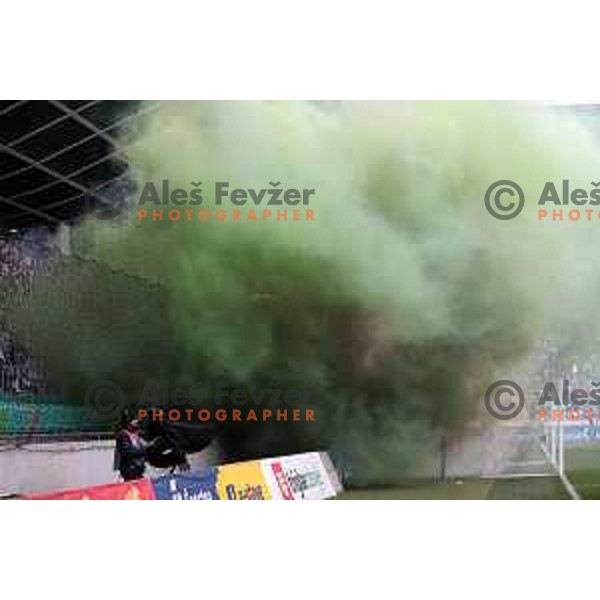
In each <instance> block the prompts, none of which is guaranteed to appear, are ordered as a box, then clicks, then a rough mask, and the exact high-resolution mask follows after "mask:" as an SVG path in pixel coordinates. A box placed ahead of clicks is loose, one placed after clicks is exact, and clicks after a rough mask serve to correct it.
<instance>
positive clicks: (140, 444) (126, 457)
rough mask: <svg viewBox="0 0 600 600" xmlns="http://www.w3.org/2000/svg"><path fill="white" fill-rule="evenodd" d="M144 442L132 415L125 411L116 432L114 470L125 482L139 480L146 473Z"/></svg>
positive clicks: (136, 421) (145, 448) (145, 447)
mask: <svg viewBox="0 0 600 600" xmlns="http://www.w3.org/2000/svg"><path fill="white" fill-rule="evenodd" d="M146 450H147V446H146V442H145V441H144V440H143V438H142V436H141V435H140V424H139V422H138V420H137V418H136V417H135V415H134V414H133V413H131V412H130V411H129V410H127V409H125V410H124V411H123V413H122V415H121V423H120V425H119V428H118V430H117V440H116V447H115V468H116V469H117V470H118V471H119V472H120V473H121V476H122V477H123V479H124V480H125V481H131V480H132V479H141V478H142V477H143V476H144V472H145V471H146Z"/></svg>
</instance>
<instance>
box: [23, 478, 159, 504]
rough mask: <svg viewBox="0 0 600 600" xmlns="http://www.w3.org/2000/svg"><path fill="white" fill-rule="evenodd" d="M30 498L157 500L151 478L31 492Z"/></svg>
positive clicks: (28, 497)
mask: <svg viewBox="0 0 600 600" xmlns="http://www.w3.org/2000/svg"><path fill="white" fill-rule="evenodd" d="M25 498H27V499H29V500H155V499H156V498H155V495H154V487H153V486H152V483H151V482H150V480H149V479H138V480H137V481H128V482H126V483H110V484H108V485H95V486H92V487H87V488H80V489H76V490H64V491H62V492H51V493H49V494H48V493H45V494H30V495H28V496H25Z"/></svg>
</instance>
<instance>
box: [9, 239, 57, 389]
mask: <svg viewBox="0 0 600 600" xmlns="http://www.w3.org/2000/svg"><path fill="white" fill-rule="evenodd" d="M51 239H52V238H51V235H50V233H49V232H47V231H46V230H30V231H26V232H21V231H10V232H7V233H4V234H2V233H0V393H1V392H3V393H5V394H10V395H16V396H18V395H21V394H32V393H34V394H38V393H44V391H45V390H46V387H47V386H46V382H45V378H44V376H43V367H42V366H41V364H40V361H37V360H35V359H34V358H33V357H31V356H29V355H28V353H27V352H26V351H25V349H24V348H22V347H20V346H19V344H18V343H17V341H16V340H15V339H14V337H13V336H12V335H11V333H10V331H9V328H8V327H7V324H6V314H5V313H6V310H7V308H8V307H9V306H10V305H11V304H13V303H14V302H15V299H17V298H18V295H19V294H24V293H27V290H28V288H29V284H30V283H31V280H32V278H33V275H34V273H35V269H36V268H37V267H38V266H39V265H41V264H43V263H44V261H46V260H48V259H49V257H50V256H51V255H52V243H51Z"/></svg>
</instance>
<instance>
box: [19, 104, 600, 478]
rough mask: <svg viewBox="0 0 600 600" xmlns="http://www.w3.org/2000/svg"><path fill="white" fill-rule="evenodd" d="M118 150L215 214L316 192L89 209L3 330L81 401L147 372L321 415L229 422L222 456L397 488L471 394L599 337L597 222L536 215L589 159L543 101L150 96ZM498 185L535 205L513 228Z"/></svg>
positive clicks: (582, 173) (585, 172)
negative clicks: (493, 210) (313, 456)
mask: <svg viewBox="0 0 600 600" xmlns="http://www.w3.org/2000/svg"><path fill="white" fill-rule="evenodd" d="M122 143H123V150H124V152H125V153H126V155H127V157H128V159H129V164H130V168H131V172H132V174H133V177H134V178H135V180H136V182H137V184H138V188H139V190H141V189H142V188H143V186H144V184H145V183H146V182H149V181H152V182H155V183H156V187H157V189H159V190H160V189H161V185H162V184H161V182H162V180H165V179H166V180H169V182H170V188H171V189H175V188H178V187H180V188H183V189H186V190H190V189H191V185H190V182H198V181H202V190H203V197H204V201H203V203H202V207H201V208H203V209H208V210H210V211H213V212H214V210H215V209H216V208H217V207H216V206H215V205H214V195H213V194H212V193H211V190H214V186H215V182H217V181H228V182H230V184H231V185H230V187H231V188H232V189H233V188H235V187H240V188H255V189H261V188H268V187H270V184H269V182H277V181H280V182H281V187H283V188H299V189H303V188H314V189H315V195H314V197H313V198H312V199H311V201H310V208H311V209H313V210H314V222H307V221H305V220H302V221H299V222H293V221H291V219H288V221H287V222H283V221H276V220H275V219H270V220H267V221H264V222H263V221H261V220H260V216H259V221H258V222H246V221H244V220H243V219H242V221H241V222H234V221H232V220H231V218H228V219H227V220H225V221H217V220H216V219H215V218H211V219H210V220H208V221H205V222H202V221H199V220H198V219H194V220H193V221H191V222H186V221H184V220H181V221H179V222H168V220H166V219H165V220H164V221H163V222H152V221H151V220H149V219H145V220H143V221H141V222H140V221H138V220H137V219H136V217H135V215H134V216H133V217H132V218H130V219H117V220H113V221H102V220H97V219H95V218H94V217H89V218H88V219H87V220H86V221H85V222H84V223H82V224H81V225H80V226H79V227H78V228H77V230H76V231H74V234H73V239H74V242H73V244H74V253H75V255H76V256H79V257H81V256H84V257H85V260H82V259H81V258H72V259H71V260H69V261H65V264H64V265H59V266H57V267H56V268H55V270H54V271H53V273H52V274H51V276H47V277H45V278H43V279H41V280H40V281H38V282H37V287H36V293H35V295H34V296H33V298H32V302H31V304H30V305H29V306H27V307H26V309H25V310H21V311H20V312H19V314H17V315H16V316H15V319H14V320H15V322H16V323H17V324H18V328H19V329H20V333H21V335H22V336H23V337H26V338H27V339H28V343H29V344H30V345H31V346H32V347H33V348H34V349H35V350H36V351H37V353H41V354H43V355H44V356H46V358H47V360H48V363H49V366H50V368H51V371H52V372H53V373H54V375H55V377H56V378H57V379H58V380H59V381H60V382H61V383H62V384H63V385H64V386H66V387H65V389H66V390H67V391H66V392H65V393H66V394H67V395H68V396H69V399H73V401H76V399H78V398H82V397H84V395H85V391H86V389H87V386H89V385H91V384H92V383H93V382H94V381H97V380H99V379H105V380H111V381H114V382H117V383H118V384H119V385H120V386H121V387H122V389H124V390H125V391H126V393H127V394H128V395H131V397H134V396H136V395H137V397H139V394H140V390H141V389H142V388H143V386H144V384H145V382H146V381H147V380H148V379H149V378H163V379H165V380H168V381H169V382H170V384H171V385H175V384H179V383H185V382H188V383H198V382H201V383H203V384H210V383H211V382H212V383H215V384H216V383H218V384H221V385H222V384H225V383H227V384H230V385H232V386H237V387H244V388H252V387H278V388H302V389H305V390H310V396H309V399H308V400H307V401H306V405H307V406H310V407H312V408H314V409H315V411H316V422H314V423H310V422H304V421H301V422H287V423H281V422H280V423H277V422H267V423H262V422H260V421H259V422H258V423H256V422H250V423H246V424H234V423H226V424H225V426H224V427H223V429H222V431H221V432H220V445H221V447H222V448H223V450H224V452H225V453H226V454H227V455H228V456H229V457H232V458H240V457H248V456H257V455H271V454H274V453H283V452H294V451H301V450H312V449H328V450H330V451H331V452H332V453H333V455H334V457H336V458H338V459H339V460H342V461H343V462H344V463H345V464H350V465H351V467H352V471H353V476H354V481H355V482H357V483H376V482H390V481H393V480H395V479H399V478H402V477H406V476H408V475H410V474H411V473H412V472H414V469H415V468H416V467H417V466H418V463H419V456H425V455H426V451H427V449H428V448H430V447H431V445H432V444H434V443H435V440H436V439H437V436H438V435H439V433H440V432H441V431H445V432H451V433H453V434H455V435H459V434H460V430H461V429H462V428H463V427H464V426H465V425H466V424H467V423H468V422H469V421H471V420H472V419H476V418H481V417H482V407H481V404H482V402H481V397H482V391H483V390H485V389H486V387H487V385H489V383H490V382H491V381H493V380H494V378H497V377H496V376H497V374H498V373H500V374H502V373H504V374H505V375H509V374H510V365H511V363H512V362H513V361H517V360H518V359H519V358H520V357H521V356H522V355H524V354H526V353H527V351H528V349H529V348H530V347H531V345H532V344H533V343H534V342H535V341H536V340H539V339H540V337H541V336H543V335H544V333H545V331H547V330H548V328H549V327H554V326H557V325H559V324H560V325H561V326H562V327H563V330H566V331H568V332H569V334H572V335H573V336H576V335H579V334H581V333H583V334H585V335H588V336H589V335H592V332H593V330H594V328H595V327H596V323H595V322H594V319H593V308H592V307H593V305H594V302H595V301H594V298H595V297H597V293H596V292H597V291H598V288H599V279H600V278H599V277H598V275H597V272H596V271H595V268H596V263H597V261H598V259H597V258H596V257H597V256H598V253H597V252H596V248H597V242H596V241H595V239H596V238H597V236H595V234H594V231H593V230H594V228H595V227H597V224H596V223H594V222H591V223H584V222H578V223H572V222H568V221H566V220H565V222H563V223H560V222H550V221H545V222H538V221H537V206H536V202H537V198H538V197H539V195H540V193H541V190H542V189H543V187H544V182H545V181H550V180H551V181H555V182H557V183H560V182H561V181H562V179H569V180H570V181H571V182H572V183H571V185H572V187H573V188H574V187H576V186H581V187H583V188H584V189H590V182H591V181H594V180H595V179H599V177H598V174H599V173H600V170H599V169H598V166H599V164H600V161H599V158H600V154H599V153H598V150H597V149H596V147H595V146H594V143H593V141H592V140H591V138H590V137H589V136H588V134H587V133H586V132H585V131H583V130H582V129H581V128H580V127H579V125H577V124H576V123H575V122H574V121H573V120H571V118H569V117H567V116H565V115H556V114H552V113H551V112H550V110H549V109H547V108H543V107H540V106H533V105H523V104H511V103H492V102H464V103H463V102H451V103H442V102H416V103H405V102H403V103H365V104H361V103H339V104H337V103H336V104H319V103H284V102H256V103H254V102H243V103H242V102H220V103H213V102H193V103H183V102H179V103H163V104H162V105H161V107H160V108H159V109H158V111H156V112H154V113H152V114H151V115H147V116H145V117H141V118H140V119H139V120H138V121H136V122H135V123H134V124H133V126H132V128H131V129H130V130H129V131H128V132H127V135H126V136H125V137H124V139H123V140H122ZM503 179H510V180H514V181H516V182H518V183H519V185H520V186H521V187H522V188H523V190H524V192H525V196H526V198H528V199H529V201H528V202H526V205H525V210H524V211H523V213H522V214H521V215H520V216H519V217H518V218H515V219H513V220H507V221H500V220H497V219H494V218H492V217H491V216H490V214H489V213H488V212H487V211H486V208H485V206H484V202H483V198H484V195H485V191H486V189H487V188H488V186H489V185H490V184H491V183H493V182H494V181H497V180H503ZM138 193H139V191H138ZM148 208H150V209H151V208H153V206H149V207H148ZM160 208H166V207H160ZM218 208H226V209H227V210H228V211H229V212H231V210H230V209H231V208H236V209H240V210H241V211H242V215H246V214H247V212H248V211H249V210H250V208H251V206H249V205H246V206H245V207H233V206H231V205H228V206H222V207H218ZM254 208H256V207H254ZM262 208H263V207H262V206H261V207H260V210H261V211H262ZM266 208H271V207H266ZM277 208H286V207H285V206H283V207H273V212H275V211H276V210H277ZM287 208H288V209H291V208H294V207H287ZM550 208H555V207H553V206H551V207H550ZM565 208H567V207H565ZM288 212H290V211H288Z"/></svg>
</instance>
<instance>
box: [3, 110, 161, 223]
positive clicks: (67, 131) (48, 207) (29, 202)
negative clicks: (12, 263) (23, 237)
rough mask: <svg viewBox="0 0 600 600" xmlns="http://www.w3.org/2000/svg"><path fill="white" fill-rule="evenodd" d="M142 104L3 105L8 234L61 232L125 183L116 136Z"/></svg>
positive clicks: (5, 199)
mask: <svg viewBox="0 0 600 600" xmlns="http://www.w3.org/2000/svg"><path fill="white" fill-rule="evenodd" d="M141 106H142V105H140V104H139V103H138V102H136V101H105V100H91V101H89V100H62V101H48V102H46V101H28V100H12V101H11V100H6V101H0V230H2V229H13V228H16V229H20V228H24V227H31V226H39V225H46V226H52V227H54V226H56V225H57V224H59V223H60V222H61V221H70V220H73V219H75V218H76V217H77V216H79V215H80V214H82V212H83V211H85V210H86V208H87V206H89V204H90V198H93V197H94V193H95V191H96V190H97V189H98V188H99V187H100V188H102V187H104V185H111V182H117V181H119V179H123V178H124V175H125V173H126V171H127V165H126V164H125V163H124V162H123V160H122V159H120V158H119V157H118V156H117V152H116V142H115V140H116V138H117V136H118V134H119V130H120V128H122V127H123V126H124V125H125V124H126V123H127V122H128V121H129V120H130V119H131V118H132V116H134V115H135V113H136V111H141V110H144V111H147V110H151V109H152V108H153V106H155V104H150V105H144V108H141Z"/></svg>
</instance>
